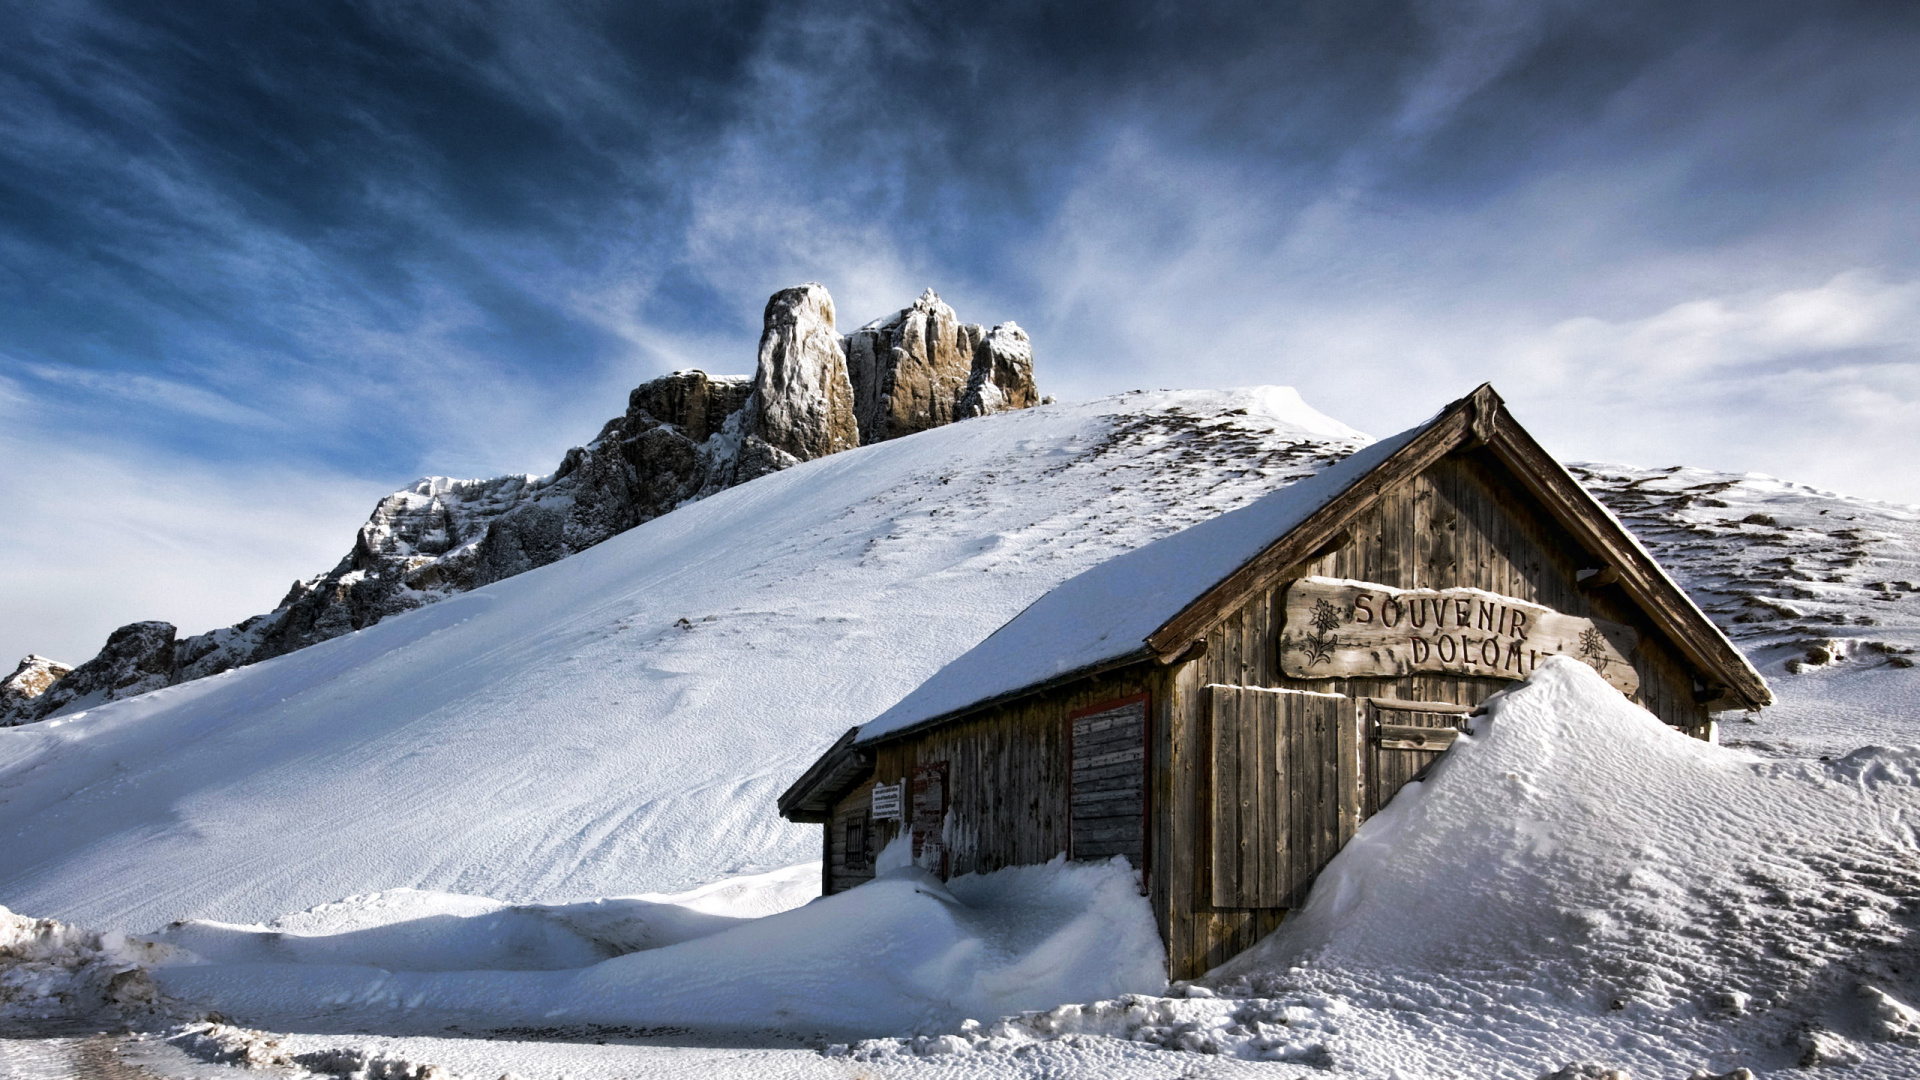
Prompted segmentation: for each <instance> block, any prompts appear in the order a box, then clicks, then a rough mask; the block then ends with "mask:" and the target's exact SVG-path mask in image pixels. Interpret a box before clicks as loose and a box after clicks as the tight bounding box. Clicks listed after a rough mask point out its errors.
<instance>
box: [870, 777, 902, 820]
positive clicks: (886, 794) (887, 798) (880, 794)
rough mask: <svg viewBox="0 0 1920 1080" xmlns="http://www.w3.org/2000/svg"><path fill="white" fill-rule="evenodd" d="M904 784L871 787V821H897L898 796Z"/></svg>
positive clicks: (898, 817)
mask: <svg viewBox="0 0 1920 1080" xmlns="http://www.w3.org/2000/svg"><path fill="white" fill-rule="evenodd" d="M905 786H906V785H905V784H875V785H873V819H874V820H875V821H899V820H901V816H900V794H901V789H902V788H904V787H905Z"/></svg>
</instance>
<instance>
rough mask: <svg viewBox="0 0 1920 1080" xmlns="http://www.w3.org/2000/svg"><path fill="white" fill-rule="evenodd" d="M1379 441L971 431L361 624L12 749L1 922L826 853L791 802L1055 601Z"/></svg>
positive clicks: (1156, 400) (553, 879)
mask: <svg viewBox="0 0 1920 1080" xmlns="http://www.w3.org/2000/svg"><path fill="white" fill-rule="evenodd" d="M1363 441H1364V439H1363V438H1362V437H1361V436H1359V435H1358V434H1357V433H1355V432H1353V431H1352V430H1351V429H1349V428H1347V427H1345V426H1344V425H1341V424H1339V423H1337V422H1335V421H1332V420H1329V419H1327V418H1326V417H1324V416H1322V415H1320V414H1319V413H1317V412H1314V411H1313V410H1311V409H1309V408H1308V407H1306V406H1305V405H1304V404H1303V403H1302V402H1301V401H1300V400H1299V398H1298V396H1297V395H1295V394H1294V393H1293V392H1292V391H1290V390H1278V389H1271V388H1269V389H1258V390H1248V391H1233V392H1198V391H1196V392H1177V393H1175V392H1165V393H1158V394H1138V393H1136V394H1130V395H1123V396H1121V397H1119V398H1114V399H1107V400H1103V401H1097V402H1093V403H1090V404H1086V405H1079V406H1071V407H1069V406H1049V407H1043V408H1037V409H1032V410H1027V411H1023V412H1018V413H1010V414H1003V415H998V416H993V417H987V418H982V419H977V420H969V421H966V422H963V423H958V424H954V425H952V426H950V427H946V428H941V429H937V430H933V431H929V432H924V433H922V434H919V435H915V436H912V437H910V438H906V439H901V440H897V441H893V442H888V443H882V444H879V445H876V446H871V447H863V448H861V449H858V450H854V451H849V452H846V453H843V454H837V455H834V456H832V457H829V458H823V459H820V460H816V461H813V462H809V463H807V464H805V465H802V466H799V467H796V468H794V469H791V470H789V471H786V472H782V473H779V474H776V475H772V476H768V477H764V478H762V479H759V480H756V481H754V482H753V483H751V484H747V485H744V486H742V487H740V488H736V489H733V490H730V491H727V492H724V493H722V494H720V495H717V496H714V497H713V498H710V499H707V500H705V501H702V502H699V503H697V504H694V505H691V506H688V507H684V508H682V509H681V510H679V511H676V512H675V513H673V514H670V515H667V516H665V517H662V518H658V519H656V520H654V521H651V522H648V523H646V524H644V525H642V526H640V527H638V528H635V529H633V530H631V531H628V532H626V533H623V534H621V535H619V536H618V537H615V538H613V539H611V540H609V541H607V542H605V543H603V544H601V545H599V546H597V547H594V548H592V549H590V550H588V551H586V552H582V553H580V554H578V555H575V556H573V557H571V558H568V559H566V560H563V561H561V562H559V563H555V564H552V565H550V566H546V567H543V568H541V569H538V570H535V571H532V572H529V573H526V574H523V575H520V576H518V577H514V578H510V579H508V580H506V581H501V582H497V583H495V584H493V585H491V586H488V587H486V588H483V589H479V590H476V591H474V592H471V593H467V594H465V595H462V596H459V597H455V598H453V599H449V600H446V601H444V602H442V603H439V604H436V605H433V606H431V607H428V608H424V609H421V610H418V611H414V612H411V613H409V614H406V615H403V616H399V617H397V618H393V619H390V620H387V621H385V622H382V623H380V624H378V625H375V626H372V627H369V628H368V629H366V630H363V631H360V632H357V633H354V634H351V635H348V636H345V637H341V638H336V639H334V640H331V641H327V642H323V643H321V644H318V645H315V646H312V647H310V648H306V649H303V650H300V651H298V652H295V653H291V654H289V655H286V656H282V657H279V658H276V659H274V660H271V661H268V662H265V663H261V664H258V665H254V666H251V667H246V668H242V669H238V670H234V671H229V672H226V673H224V674H221V675H218V676H214V677H211V678H208V679H202V680H198V681H195V682H192V683H186V684H182V685H178V686H174V687H169V688H167V689H165V690H161V691H158V692H155V693H152V694H149V695H146V696H143V697H140V698H136V699H132V700H127V701H121V702H115V703H113V704H111V705H107V706H103V707H100V708H97V709H95V710H92V711H90V712H87V713H83V714H76V715H71V716H62V717H59V718H56V719H55V720H52V721H48V722H45V723H42V724H37V725H30V726H27V727H21V728H11V729H6V730H3V731H0V853H4V858H0V903H3V904H5V905H7V906H8V907H11V908H13V909H14V910H16V911H26V912H31V913H33V914H34V915H37V916H54V917H59V918H65V919H70V920H74V921H77V922H81V923H83V924H86V925H88V926H90V927H93V928H96V929H116V928H125V929H133V930H151V929H154V928H156V927H158V926H160V925H161V924H163V923H165V922H167V921H169V920H172V919H176V918H182V917H198V918H204V919H218V920H224V921H228V922H241V923H246V922H264V921H266V920H269V919H272V918H274V917H276V916H279V915H281V914H283V913H286V912H290V911H298V910H301V909H305V908H310V907H313V906H315V905H317V904H321V903H325V902H329V901H334V900H337V899H340V898H342V897H346V896H352V895H357V894H364V893H369V892H375V891H379V890H385V889H393V888H400V887H412V888H419V889H428V890H440V891H447V892H461V893H472V894H478V895H482V896H487V897H492V898H495V899H497V900H500V901H503V902H508V903H519V902H525V901H564V900H569V899H576V898H581V897H604V896H620V895H631V894H634V893H639V892H646V891H659V892H664V891H675V890H679V889H684V888H688V887H691V886H694V885H698V884H702V883H705V882H708V881H712V880H714V879H716V878H720V877H723V876H727V875H733V874H739V873H745V872H751V871H756V870H767V869H773V868H777V867H781V866H786V865H790V864H794V863H798V862H803V861H807V860H809V859H812V858H815V857H817V854H816V853H817V846H816V845H817V843H818V830H817V829H814V828H807V827H800V826H793V825H788V824H786V823H785V822H782V821H781V820H780V819H779V818H778V817H777V815H776V814H775V813H774V809H773V798H774V796H775V795H776V794H777V793H778V792H779V791H781V790H782V789H783V788H784V787H785V786H786V785H787V784H788V783H789V782H790V781H791V780H792V779H793V777H794V776H796V775H798V774H799V772H800V771H801V770H802V769H804V767H805V766H806V765H807V764H808V763H809V762H811V760H812V759H813V757H814V756H815V755H816V754H817V752H818V751H819V749H820V748H821V747H823V746H824V745H826V744H827V743H829V742H830V741H831V740H832V739H833V738H835V737H836V736H838V735H839V734H840V733H841V732H842V731H844V730H845V729H846V728H847V727H849V726H851V725H853V724H855V723H860V722H863V721H865V720H867V719H870V718H871V717H873V716H875V715H877V714H878V713H880V712H881V711H882V710H884V709H885V708H886V707H887V706H889V705H891V704H892V703H893V702H895V701H896V700H898V699H899V698H900V697H901V696H902V695H904V694H905V693H906V692H907V691H909V690H910V689H912V688H913V687H914V686H915V685H917V684H918V683H919V682H921V681H922V680H924V679H925V678H926V677H927V676H929V675H930V674H932V673H933V672H934V671H935V670H937V669H938V668H939V667H940V666H942V665H943V664H944V663H946V662H947V661H948V660H951V659H952V658H953V657H955V656H957V655H959V654H960V653H961V652H963V651H965V650H966V649H967V648H969V647H971V646H972V645H973V644H975V643H976V642H977V641H979V640H980V639H981V638H983V637H985V636H986V635H987V634H988V633H990V632H991V631H992V630H993V629H994V628H995V627H997V626H999V625H1000V624H1001V623H1003V622H1005V621H1006V620H1007V619H1008V618H1009V617H1011V616H1012V615H1013V614H1014V613H1016V612H1018V611H1019V610H1020V609H1021V608H1023V607H1025V606H1026V605H1027V604H1028V603H1030V602H1031V601H1032V600H1033V599H1035V598H1036V597H1038V596H1039V595H1041V594H1042V593H1044V592H1045V591H1046V590H1047V589H1048V588H1050V587H1051V586H1052V585H1054V584H1055V583H1057V582H1059V581H1061V580H1063V579H1065V578H1067V577H1069V576H1071V575H1073V574H1075V573H1077V572H1079V571H1081V570H1083V569H1085V568H1087V567H1089V566H1091V565H1094V564H1095V563H1097V562H1099V561H1101V560H1103V559H1105V558H1107V557H1108V556H1110V555H1112V554H1114V553H1116V552H1119V551H1122V550H1126V549H1129V548H1132V547H1136V546H1138V545H1140V544H1142V543H1144V542H1146V541H1148V540H1151V539H1154V538H1156V537H1158V536H1162V535H1166V534H1168V533H1170V532H1173V531H1175V530H1177V529H1179V528H1181V527H1183V526H1186V525H1189V524H1192V523H1194V522H1195V521H1198V520H1201V519H1204V518H1206V517H1210V516H1212V515H1214V514H1216V513H1218V512H1220V511H1222V510H1225V509H1229V508H1232V507H1235V506H1239V505H1243V504H1245V503H1246V502H1248V501H1250V500H1251V499H1253V498H1255V497H1257V496H1258V495H1260V494H1262V493H1263V492H1265V491H1267V490H1270V489H1271V488H1272V487H1274V486H1276V485H1277V484H1279V483H1282V482H1284V481H1285V480H1288V479H1292V478H1296V477H1298V476H1301V475H1304V474H1306V473H1309V472H1312V471H1314V470H1317V469H1318V468H1320V467H1323V466H1324V465H1325V464H1327V463H1328V462H1329V461H1331V460H1334V459H1336V458H1338V457H1340V456H1344V455H1345V454H1347V453H1349V452H1351V450H1352V449H1353V448H1355V447H1356V446H1357V445H1359V444H1360V443H1361V442H1363Z"/></svg>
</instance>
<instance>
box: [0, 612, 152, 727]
mask: <svg viewBox="0 0 1920 1080" xmlns="http://www.w3.org/2000/svg"><path fill="white" fill-rule="evenodd" d="M174 633H175V631H174V628H173V624H172V623H165V622H137V623H128V624H127V625H126V626H123V627H121V628H120V629H118V630H115V631H114V632H113V633H111V634H108V635H107V644H106V647H105V648H103V649H101V650H100V655H98V656H96V657H94V658H93V659H91V660H89V661H87V662H86V663H84V664H81V665H80V666H79V667H77V668H74V669H73V670H71V671H69V672H67V673H66V674H65V675H63V676H61V677H60V678H59V679H57V680H55V681H54V682H53V683H52V684H51V685H50V686H48V687H47V688H46V690H45V691H44V692H42V693H40V694H38V695H36V696H35V697H33V698H32V699H31V700H28V701H26V702H25V703H24V704H23V705H21V706H19V707H18V708H16V709H15V710H14V711H13V713H12V714H11V715H9V716H6V717H0V724H25V723H29V722H31V721H34V720H40V719H44V718H46V717H48V716H52V715H53V714H54V713H57V712H61V711H64V710H74V709H84V708H87V707H88V706H90V705H96V704H99V703H100V702H103V701H115V700H118V699H120V698H128V697H133V696H135V695H137V694H144V693H146V692H148V691H149V690H158V689H160V688H161V687H163V686H170V685H172V684H173V683H175V682H178V681H179V668H180V665H179V661H178V659H177V658H176V654H175V649H174ZM29 659H32V658H31V657H29ZM16 674H17V673H16Z"/></svg>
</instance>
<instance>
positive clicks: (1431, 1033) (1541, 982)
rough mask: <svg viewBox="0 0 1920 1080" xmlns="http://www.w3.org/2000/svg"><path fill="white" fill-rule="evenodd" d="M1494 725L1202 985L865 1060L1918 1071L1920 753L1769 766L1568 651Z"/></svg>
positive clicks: (1006, 1024)
mask: <svg viewBox="0 0 1920 1080" xmlns="http://www.w3.org/2000/svg"><path fill="white" fill-rule="evenodd" d="M1473 724H1474V726H1473V728H1472V731H1471V733H1470V734H1468V735H1467V736H1465V737H1463V738H1462V739H1461V740H1460V741H1459V742H1458V743H1456V744H1455V746H1454V748H1453V749H1452V750H1450V751H1449V752H1448V753H1447V755H1446V756H1445V757H1443V758H1441V759H1440V761H1439V763H1438V764H1437V765H1436V767H1435V768H1434V769H1433V771H1432V772H1431V774H1430V775H1429V776H1428V777H1427V778H1426V780H1425V781H1424V782H1419V783H1413V784H1409V785H1408V786H1407V787H1405V788H1404V789H1402V790H1401V792H1400V793H1399V794H1398V795H1396V796H1395V797H1394V799H1393V801H1392V802H1390V803H1389V804H1388V805H1387V806H1386V807H1385V808H1383V809H1382V811H1381V812H1380V813H1379V814H1378V815H1376V816H1375V817H1373V818H1372V819H1370V820H1369V821H1367V822H1366V823H1365V824H1364V825H1363V826H1362V827H1361V828H1360V830H1359V832H1358V834H1357V835H1356V836H1355V838H1354V840H1353V841H1352V842H1351V843H1350V844H1349V845H1348V846H1347V847H1346V848H1345V849H1344V850H1342V851H1341V852H1340V854H1339V855H1338V856H1336V857H1335V858H1334V860H1333V861H1332V862H1331V863H1330V864H1329V865H1328V866H1327V868H1326V870H1325V871H1323V872H1322V873H1321V875H1320V877H1319V879H1318V880H1317V881H1316V882H1315V884H1314V887H1313V891H1312V893H1311V894H1310V896H1309V897H1308V900H1307V902H1306V904H1305V905H1304V907H1303V908H1302V909H1301V910H1300V911H1299V912H1297V913H1295V914H1294V915H1293V916H1291V917H1290V918H1289V919H1288V920H1287V921H1286V922H1285V923H1283V924H1282V925H1281V927H1280V929H1279V930H1277V931H1276V932H1275V933H1274V934H1272V935H1271V936H1269V937H1268V938H1266V939H1265V940H1264V941H1262V942H1261V943H1260V944H1258V945H1256V946H1255V947H1254V948H1253V949H1252V950H1250V951H1248V952H1246V953H1243V954H1241V955H1240V956H1239V957H1237V958H1235V959H1233V960H1231V961H1229V962H1228V963H1227V964H1226V965H1225V966H1223V967H1222V968H1221V969H1220V970H1217V971H1215V972H1212V973H1210V974H1209V976H1208V977H1207V978H1206V979H1205V980H1202V981H1201V983H1200V984H1198V985H1195V986H1191V987H1186V986H1176V987H1174V993H1173V996H1171V997H1153V996H1146V995H1135V996H1129V997H1124V998H1119V999H1115V1000H1112V1001H1105V1002H1082V1003H1076V1004H1069V1005H1063V1006H1061V1007H1059V1008H1056V1009H1051V1010H1047V1011H1044V1012H1039V1013H1034V1014H1030V1015H1025V1016H1019V1017H1011V1018H1008V1019H1006V1020H1003V1021H1000V1022H997V1023H995V1022H984V1023H977V1024H971V1025H963V1026H962V1027H960V1028H958V1029H956V1030H954V1031H952V1032H950V1033H948V1034H947V1035H945V1036H943V1038H946V1039H950V1040H952V1041H953V1043H954V1044H956V1045H954V1046H941V1045H937V1041H938V1038H942V1037H936V1039H931V1040H930V1039H920V1040H875V1041H872V1042H869V1043H864V1044H861V1045H859V1046H856V1047H853V1048H852V1049H851V1051H850V1052H851V1054H852V1055H853V1056H854V1057H857V1058H860V1059H864V1060H866V1061H870V1062H875V1063H877V1064H879V1065H881V1067H883V1068H884V1067H885V1066H887V1065H893V1064H897V1063H900V1062H902V1061H905V1060H910V1059H912V1058H914V1057H915V1056H918V1055H924V1054H926V1053H927V1052H928V1051H929V1050H934V1049H958V1050H964V1051H966V1052H969V1053H972V1054H974V1055H978V1056H979V1058H981V1059H982V1060H976V1061H973V1062H971V1063H970V1066H969V1068H970V1069H971V1070H972V1071H974V1072H976V1073H977V1074H982V1075H985V1074H991V1073H992V1072H994V1071H996V1068H995V1064H996V1063H997V1064H998V1065H999V1068H1000V1070H1002V1071H1006V1072H1015V1073H1018V1072H1021V1071H1023V1070H1022V1068H1021V1062H1020V1056H1019V1055H1020V1052H1021V1051H1022V1049H1023V1048H1025V1049H1029V1050H1030V1049H1031V1048H1033V1047H1034V1046H1036V1045H1044V1044H1048V1043H1053V1042H1057V1041H1061V1040H1066V1039H1087V1038H1091V1039H1095V1040H1119V1041H1124V1042H1128V1043H1136V1044H1146V1045H1152V1046H1158V1047H1165V1048H1169V1049H1182V1050H1189V1051H1196V1052H1199V1053H1203V1054H1208V1055H1218V1056H1222V1057H1227V1058H1241V1059H1252V1060H1256V1061H1281V1062H1293V1063H1296V1064H1299V1065H1305V1066H1313V1067H1315V1068H1316V1069H1318V1070H1324V1071H1326V1072H1327V1073H1330V1074H1332V1075H1336V1076H1342V1077H1356V1078H1358V1077H1366V1078H1379V1080H1390V1078H1396V1077H1416V1076H1417V1077H1486V1078H1511V1080H1535V1078H1537V1077H1544V1076H1546V1075H1547V1074H1549V1073H1559V1072H1561V1070H1562V1067H1563V1066H1568V1065H1572V1066H1574V1067H1573V1068H1571V1069H1568V1070H1566V1071H1565V1072H1564V1074H1563V1075H1566V1076H1604V1075H1608V1073H1609V1070H1612V1069H1624V1071H1625V1073H1626V1074H1627V1075H1630V1076H1633V1077H1688V1076H1710V1077H1721V1076H1728V1075H1732V1074H1733V1073H1734V1070H1736V1069H1740V1068H1748V1069H1751V1070H1753V1071H1754V1072H1755V1073H1758V1074H1759V1075H1762V1076H1769V1075H1792V1074H1793V1072H1792V1070H1794V1069H1795V1068H1796V1067H1798V1066H1802V1065H1838V1064H1850V1065H1852V1066H1853V1068H1852V1069H1851V1070H1850V1071H1849V1072H1847V1073H1846V1074H1844V1075H1847V1076H1852V1077H1863V1078H1865V1077H1874V1078H1886V1080H1893V1078H1907V1077H1911V1076H1914V1075H1916V1073H1920V1012H1916V1010H1915V1009H1914V1008H1913V1006H1914V1005H1915V1004H1916V1003H1920V936H1916V931H1917V930H1920V846H1916V841H1915V836H1914V832H1913V825H1912V823H1913V821H1914V820H1915V819H1916V815H1920V788H1916V781H1920V747H1905V748H1891V749H1890V748H1884V747H1873V748H1867V749H1863V750H1860V751H1858V752H1856V753H1854V754H1852V755H1849V756H1848V757H1846V758H1843V759H1841V760H1837V761H1832V762H1817V761H1779V760H1769V759H1763V758H1759V757H1756V756H1754V755H1752V754H1749V753H1746V752H1743V751H1739V750H1732V749H1727V748H1723V747H1717V746H1712V745H1709V744H1707V743H1703V742H1699V741H1696V740H1693V739H1689V738H1687V737H1686V736H1685V735H1682V734H1680V733H1679V732H1677V731H1674V730H1673V729H1671V728H1668V727H1666V726H1665V725H1663V724H1661V723H1660V721H1659V720H1658V719H1657V718H1655V717H1654V716H1653V715H1652V714H1650V713H1648V712H1646V711H1645V710H1643V709H1640V708H1639V707H1637V706H1635V705H1633V704H1632V703H1630V702H1628V701H1627V700H1626V699H1625V698H1623V697H1622V696H1621V695H1620V694H1619V693H1618V692H1616V691H1615V690H1613V689H1612V688H1611V687H1609V686H1608V685H1607V684H1606V683H1605V682H1604V681H1603V680H1601V679H1600V677H1599V676H1598V675H1596V674H1594V673H1593V671H1592V670H1591V669H1590V668H1587V667H1585V666H1584V665H1582V664H1579V663H1576V662H1574V661H1571V660H1564V659H1556V660H1553V661H1551V662H1549V663H1548V664H1547V665H1544V666H1543V667H1542V668H1541V669H1540V671H1539V672H1537V673H1536V674H1535V675H1534V676H1533V677H1532V678H1531V679H1529V680H1528V681H1527V682H1526V683H1524V684H1522V685H1520V686H1518V687H1516V688H1514V689H1513V690H1510V691H1508V692H1506V693H1505V694H1503V695H1501V696H1500V697H1498V698H1496V699H1495V700H1494V701H1493V703H1492V706H1491V714H1490V715H1487V716H1482V717H1479V718H1477V719H1475V720H1474V721H1473ZM1282 1075H1291V1074H1282Z"/></svg>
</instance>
